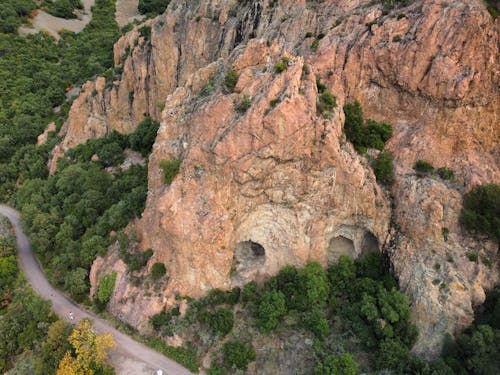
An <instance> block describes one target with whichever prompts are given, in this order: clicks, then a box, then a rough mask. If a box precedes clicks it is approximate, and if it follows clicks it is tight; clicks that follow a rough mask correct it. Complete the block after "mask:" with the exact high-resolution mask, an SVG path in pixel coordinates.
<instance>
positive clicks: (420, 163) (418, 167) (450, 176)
mask: <svg viewBox="0 0 500 375" xmlns="http://www.w3.org/2000/svg"><path fill="white" fill-rule="evenodd" d="M413 169H414V170H415V171H416V172H417V175H418V176H419V177H424V176H433V175H434V176H435V175H436V174H437V175H438V176H439V177H440V178H441V179H442V180H449V181H455V172H454V171H453V169H451V168H447V167H440V168H438V169H435V168H434V166H433V165H432V164H431V163H429V162H427V161H425V160H420V159H419V160H417V161H416V163H415V165H414V166H413Z"/></svg>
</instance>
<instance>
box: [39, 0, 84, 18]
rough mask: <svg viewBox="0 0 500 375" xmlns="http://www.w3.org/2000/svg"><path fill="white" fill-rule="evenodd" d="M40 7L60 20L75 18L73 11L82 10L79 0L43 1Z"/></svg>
mask: <svg viewBox="0 0 500 375" xmlns="http://www.w3.org/2000/svg"><path fill="white" fill-rule="evenodd" d="M42 7H44V8H45V9H46V11H47V13H50V14H52V15H53V16H56V17H61V18H67V19H70V18H76V14H75V10H76V9H83V4H82V2H81V0H43V1H42Z"/></svg>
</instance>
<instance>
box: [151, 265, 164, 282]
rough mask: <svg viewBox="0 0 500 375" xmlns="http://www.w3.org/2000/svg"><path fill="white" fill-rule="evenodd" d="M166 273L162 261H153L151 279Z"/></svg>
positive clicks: (158, 277) (156, 278)
mask: <svg viewBox="0 0 500 375" xmlns="http://www.w3.org/2000/svg"><path fill="white" fill-rule="evenodd" d="M166 273H167V269H166V268H165V265H164V264H163V263H155V264H153V267H152V268H151V276H152V277H153V279H155V280H158V279H160V278H161V277H163V276H165V275H166Z"/></svg>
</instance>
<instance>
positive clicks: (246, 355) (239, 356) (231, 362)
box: [222, 340, 256, 371]
mask: <svg viewBox="0 0 500 375" xmlns="http://www.w3.org/2000/svg"><path fill="white" fill-rule="evenodd" d="M222 352H223V353H224V365H225V367H226V368H233V367H234V368H237V369H239V370H243V371H245V370H246V369H247V367H248V364H249V363H250V362H253V361H255V358H256V354H255V350H254V348H253V347H252V346H251V345H247V344H245V343H243V342H241V341H236V340H234V341H227V342H225V343H224V344H223V345H222Z"/></svg>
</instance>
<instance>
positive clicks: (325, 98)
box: [316, 89, 337, 117]
mask: <svg viewBox="0 0 500 375" xmlns="http://www.w3.org/2000/svg"><path fill="white" fill-rule="evenodd" d="M334 108H337V99H336V98H335V96H333V94H332V93H331V91H329V90H327V89H325V90H324V91H323V92H322V93H321V94H320V95H319V96H318V103H317V104H316V109H317V111H318V112H319V113H321V114H322V115H323V117H329V116H331V114H332V111H333V109H334Z"/></svg>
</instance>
